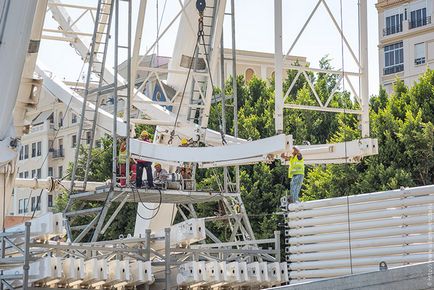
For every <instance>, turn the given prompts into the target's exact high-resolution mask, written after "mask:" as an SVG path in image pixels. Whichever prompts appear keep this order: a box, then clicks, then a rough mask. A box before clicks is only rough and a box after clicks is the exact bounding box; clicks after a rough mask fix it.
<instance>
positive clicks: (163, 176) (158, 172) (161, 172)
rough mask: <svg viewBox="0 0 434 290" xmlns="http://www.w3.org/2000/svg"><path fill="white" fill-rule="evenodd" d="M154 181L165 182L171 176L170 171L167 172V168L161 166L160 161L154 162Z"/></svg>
mask: <svg viewBox="0 0 434 290" xmlns="http://www.w3.org/2000/svg"><path fill="white" fill-rule="evenodd" d="M154 168H155V171H154V181H155V183H160V184H161V183H164V182H166V181H167V179H168V178H169V173H168V172H167V170H166V169H163V168H162V167H161V164H160V163H155V164H154Z"/></svg>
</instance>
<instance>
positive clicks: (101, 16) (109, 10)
mask: <svg viewBox="0 0 434 290" xmlns="http://www.w3.org/2000/svg"><path fill="white" fill-rule="evenodd" d="M114 2H115V0H99V1H98V5H97V10H96V15H95V26H94V31H93V36H92V43H91V45H90V52H89V54H88V59H87V61H88V71H87V77H86V87H85V91H84V96H83V98H84V101H83V106H82V110H81V118H80V126H79V131H78V136H77V144H76V151H75V158H74V164H73V168H72V173H71V186H70V189H69V194H70V198H69V200H68V203H67V205H66V208H65V210H64V214H65V218H66V228H67V232H68V237H69V238H71V227H70V221H69V220H72V219H73V218H75V217H77V216H83V215H95V217H94V219H93V220H92V222H91V223H90V224H88V225H83V226H76V227H73V228H72V229H75V230H80V229H83V232H82V233H81V234H80V235H79V236H78V237H77V238H76V241H77V240H80V239H81V238H83V237H84V235H86V234H87V232H88V231H89V230H90V229H91V228H92V227H94V226H95V223H96V222H97V221H98V220H99V216H100V215H101V212H102V211H106V210H104V207H105V206H103V207H98V208H88V209H84V208H83V207H84V206H83V205H81V206H80V207H78V208H77V209H72V205H73V202H74V198H71V197H72V196H73V195H74V191H86V184H87V181H88V175H89V167H90V164H91V162H92V149H93V146H94V143H95V142H94V141H95V140H94V139H95V129H96V124H97V116H98V109H99V105H100V97H101V95H102V93H101V88H102V87H103V85H105V84H106V81H105V80H104V70H105V63H106V60H107V50H108V46H109V45H108V44H109V39H110V27H111V22H112V19H113V6H114ZM89 105H90V106H89ZM89 124H90V126H88V125H89ZM83 142H87V145H88V146H87V147H86V148H84V150H85V151H86V157H87V158H86V163H85V165H84V166H82V167H81V168H79V164H78V163H79V158H80V149H81V148H82V144H83ZM79 169H80V170H83V171H84V172H83V176H81V177H82V178H83V187H82V188H77V187H76V186H75V181H76V179H77V172H78V170H79ZM83 233H84V234H83Z"/></svg>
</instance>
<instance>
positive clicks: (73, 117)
mask: <svg viewBox="0 0 434 290" xmlns="http://www.w3.org/2000/svg"><path fill="white" fill-rule="evenodd" d="M71 116H72V118H71V123H72V124H75V123H77V115H76V114H74V113H71Z"/></svg>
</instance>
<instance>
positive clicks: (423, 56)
mask: <svg viewBox="0 0 434 290" xmlns="http://www.w3.org/2000/svg"><path fill="white" fill-rule="evenodd" d="M433 4H434V0H413V1H409V0H379V1H378V2H377V4H376V7H377V10H378V25H379V30H378V32H379V46H378V48H379V63H380V84H381V85H383V86H384V87H385V89H386V91H387V92H388V93H390V92H391V91H392V85H393V83H394V82H395V80H396V78H397V77H399V78H400V79H402V80H404V82H405V83H406V84H407V85H409V86H411V85H412V84H413V83H414V82H415V81H416V80H417V79H418V77H419V76H420V75H421V74H423V73H424V72H425V71H426V69H427V67H429V68H431V69H432V68H434V24H433V23H432V15H433V12H434V10H433V9H434V5H433Z"/></svg>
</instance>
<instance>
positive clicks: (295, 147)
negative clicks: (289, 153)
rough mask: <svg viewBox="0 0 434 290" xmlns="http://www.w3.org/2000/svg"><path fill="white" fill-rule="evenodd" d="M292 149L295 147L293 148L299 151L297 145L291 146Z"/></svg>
mask: <svg viewBox="0 0 434 290" xmlns="http://www.w3.org/2000/svg"><path fill="white" fill-rule="evenodd" d="M292 149H295V150H297V151H299V152H300V147H298V146H293V147H292Z"/></svg>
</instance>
